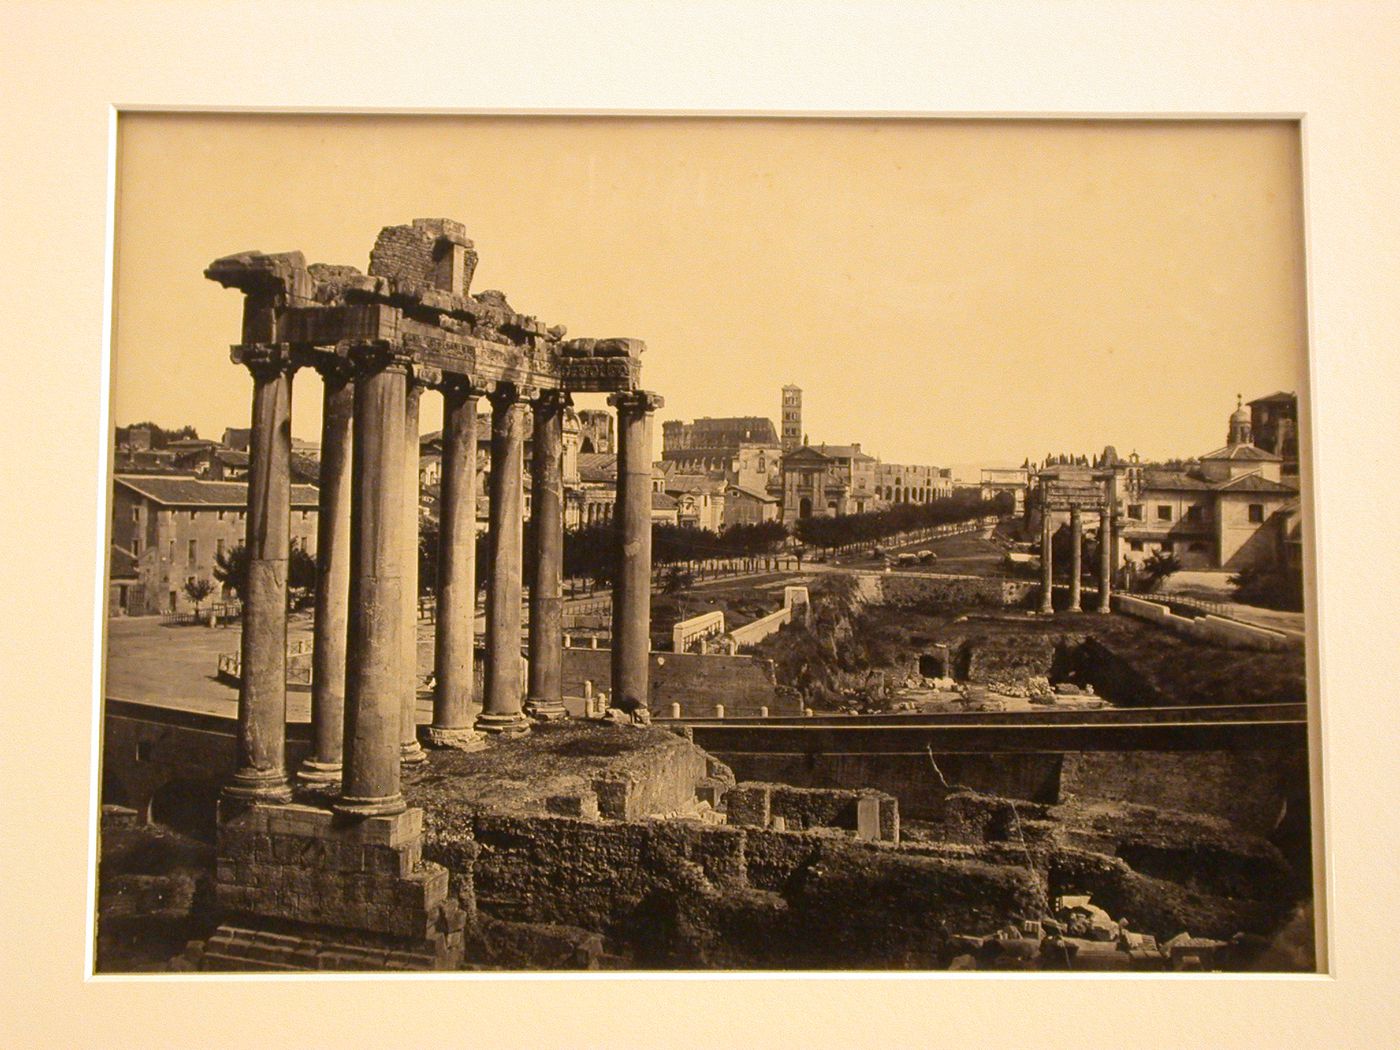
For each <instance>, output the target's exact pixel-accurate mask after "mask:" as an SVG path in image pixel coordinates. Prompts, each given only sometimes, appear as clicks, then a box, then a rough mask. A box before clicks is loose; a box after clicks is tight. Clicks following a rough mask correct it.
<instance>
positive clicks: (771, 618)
mask: <svg viewBox="0 0 1400 1050" xmlns="http://www.w3.org/2000/svg"><path fill="white" fill-rule="evenodd" d="M791 622H792V606H791V605H789V606H787V607H786V608H783V609H779V610H778V611H777V612H774V613H769V614H768V615H767V616H763V617H760V618H759V619H757V620H754V621H753V623H746V624H744V626H742V627H736V628H734V630H732V631H730V632H729V637H730V638H732V639H733V641H734V644H735V645H736V646H739V645H756V644H758V643H759V642H761V641H763V639H765V638H767V637H768V636H769V635H770V634H776V633H777V632H778V630H779V629H780V628H781V627H782V626H783V624H785V623H791Z"/></svg>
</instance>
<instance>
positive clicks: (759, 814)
mask: <svg viewBox="0 0 1400 1050" xmlns="http://www.w3.org/2000/svg"><path fill="white" fill-rule="evenodd" d="M771 801H772V788H771V786H770V785H768V784H736V785H735V786H734V787H732V788H730V789H729V790H728V791H727V792H726V793H725V796H724V805H725V811H726V812H727V813H728V815H729V823H730V824H734V825H740V826H743V827H752V828H766V827H767V826H768V823H769V818H770V816H771Z"/></svg>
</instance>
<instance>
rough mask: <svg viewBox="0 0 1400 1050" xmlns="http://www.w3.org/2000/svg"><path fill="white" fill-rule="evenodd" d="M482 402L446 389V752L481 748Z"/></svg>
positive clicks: (441, 616) (440, 657) (437, 663)
mask: <svg viewBox="0 0 1400 1050" xmlns="http://www.w3.org/2000/svg"><path fill="white" fill-rule="evenodd" d="M476 399H477V392H476V391H475V390H473V389H471V387H470V386H468V385H467V384H465V383H449V384H448V385H447V386H446V387H444V388H443V408H442V482H441V485H442V490H441V494H440V496H441V498H440V499H439V508H440V509H439V512H438V565H437V618H436V619H437V622H436V624H435V628H434V631H435V645H434V647H433V679H434V686H433V724H432V725H431V726H430V727H429V729H428V739H429V741H430V742H432V743H434V744H436V745H438V746H439V747H459V748H473V747H477V746H480V744H481V741H482V738H481V734H479V733H477V732H476V731H475V730H474V729H472V720H471V705H472V688H473V684H472V679H473V672H474V669H475V668H474V665H475V663H476V630H475V622H476Z"/></svg>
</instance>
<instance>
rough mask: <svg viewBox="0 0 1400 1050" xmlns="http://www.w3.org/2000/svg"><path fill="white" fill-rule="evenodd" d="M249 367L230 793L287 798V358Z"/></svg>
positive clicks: (257, 798)
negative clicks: (244, 571) (243, 574)
mask: <svg viewBox="0 0 1400 1050" xmlns="http://www.w3.org/2000/svg"><path fill="white" fill-rule="evenodd" d="M249 368H250V371H252V373H253V419H252V437H251V446H250V450H249V457H248V527H247V533H246V535H245V538H244V547H245V549H246V551H247V555H248V575H247V578H246V580H245V581H244V588H243V636H242V639H241V650H242V677H241V680H240V684H239V688H238V765H237V769H236V771H235V772H234V774H233V779H232V780H231V781H230V782H229V784H228V785H227V786H226V787H225V788H224V791H225V794H227V795H228V796H229V797H230V798H236V799H244V800H252V801H261V802H286V801H289V800H290V799H291V794H292V792H291V786H290V785H289V783H288V781H287V770H286V728H287V725H286V723H287V558H288V553H289V547H290V542H291V475H290V466H291V450H292V424H291V411H292V376H291V371H290V369H289V367H287V366H286V364H285V362H282V361H278V360H273V361H270V362H259V363H255V364H250V365H249Z"/></svg>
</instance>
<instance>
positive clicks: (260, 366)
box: [229, 343, 299, 378]
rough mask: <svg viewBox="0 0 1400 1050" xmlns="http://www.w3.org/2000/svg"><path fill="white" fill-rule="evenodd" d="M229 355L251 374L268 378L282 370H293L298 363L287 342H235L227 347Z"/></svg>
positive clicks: (235, 362)
mask: <svg viewBox="0 0 1400 1050" xmlns="http://www.w3.org/2000/svg"><path fill="white" fill-rule="evenodd" d="M229 357H230V358H231V359H232V361H233V363H234V364H236V365H243V366H244V367H245V368H247V369H248V371H250V372H252V373H253V375H255V376H258V377H268V378H270V377H272V376H275V375H277V374H278V373H282V372H286V373H291V372H295V371H296V369H297V365H298V363H299V362H297V360H296V359H295V357H294V355H293V354H292V347H291V345H290V344H288V343H235V344H234V345H233V346H232V347H230V349H229Z"/></svg>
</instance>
